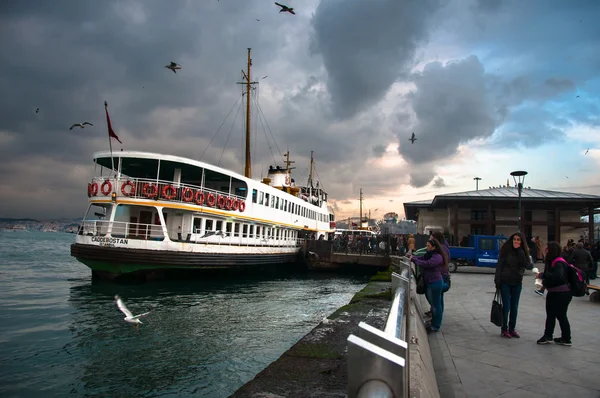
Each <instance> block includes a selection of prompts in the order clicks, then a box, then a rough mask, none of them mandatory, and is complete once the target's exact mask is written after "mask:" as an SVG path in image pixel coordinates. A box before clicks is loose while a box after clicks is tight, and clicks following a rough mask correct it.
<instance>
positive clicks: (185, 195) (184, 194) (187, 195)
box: [181, 187, 194, 202]
mask: <svg viewBox="0 0 600 398" xmlns="http://www.w3.org/2000/svg"><path fill="white" fill-rule="evenodd" d="M181 198H182V199H183V200H184V201H185V202H191V201H192V200H194V191H192V189H191V188H187V187H186V188H183V191H181Z"/></svg>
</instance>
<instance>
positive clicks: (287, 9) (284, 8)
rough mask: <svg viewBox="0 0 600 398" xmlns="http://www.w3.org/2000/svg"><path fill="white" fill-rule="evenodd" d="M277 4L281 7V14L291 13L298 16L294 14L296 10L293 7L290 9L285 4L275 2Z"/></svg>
mask: <svg viewBox="0 0 600 398" xmlns="http://www.w3.org/2000/svg"><path fill="white" fill-rule="evenodd" d="M275 4H276V5H278V6H279V7H281V10H279V12H289V13H290V14H294V15H296V13H295V12H294V9H293V8H292V7H288V6H286V5H284V4H279V3H277V2H275Z"/></svg>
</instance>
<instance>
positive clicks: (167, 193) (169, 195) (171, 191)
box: [160, 185, 177, 200]
mask: <svg viewBox="0 0 600 398" xmlns="http://www.w3.org/2000/svg"><path fill="white" fill-rule="evenodd" d="M175 195H177V190H176V189H175V187H174V186H173V185H165V186H164V187H163V189H162V191H161V193H160V196H162V197H163V198H165V199H167V200H172V199H173V198H174V197H175Z"/></svg>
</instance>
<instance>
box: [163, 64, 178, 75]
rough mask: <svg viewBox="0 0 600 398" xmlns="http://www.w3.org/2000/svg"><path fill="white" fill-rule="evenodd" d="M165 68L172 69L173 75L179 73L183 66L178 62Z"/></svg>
mask: <svg viewBox="0 0 600 398" xmlns="http://www.w3.org/2000/svg"><path fill="white" fill-rule="evenodd" d="M165 68H167V69H171V70H172V71H173V73H177V69H181V65H179V64H178V63H177V62H171V63H170V64H169V65H166V66H165Z"/></svg>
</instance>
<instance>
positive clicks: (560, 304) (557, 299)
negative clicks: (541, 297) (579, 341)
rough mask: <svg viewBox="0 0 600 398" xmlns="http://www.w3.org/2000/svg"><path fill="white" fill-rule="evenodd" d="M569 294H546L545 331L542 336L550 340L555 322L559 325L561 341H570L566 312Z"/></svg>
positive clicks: (569, 300)
mask: <svg viewBox="0 0 600 398" xmlns="http://www.w3.org/2000/svg"><path fill="white" fill-rule="evenodd" d="M571 298H572V295H571V292H548V296H547V297H546V330H545V331H544V336H546V337H547V338H549V339H551V338H552V335H553V334H554V326H556V320H557V319H558V324H559V325H560V331H561V332H562V335H561V337H562V339H563V340H571V325H570V324H569V320H568V319H567V310H568V309H569V303H571Z"/></svg>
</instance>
